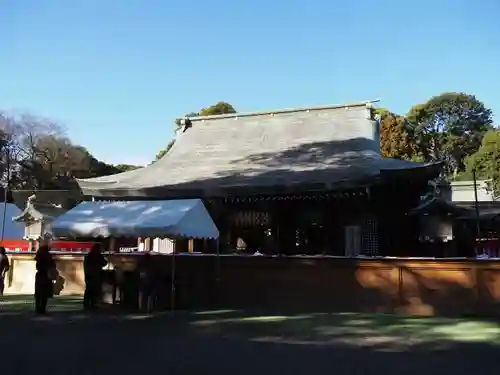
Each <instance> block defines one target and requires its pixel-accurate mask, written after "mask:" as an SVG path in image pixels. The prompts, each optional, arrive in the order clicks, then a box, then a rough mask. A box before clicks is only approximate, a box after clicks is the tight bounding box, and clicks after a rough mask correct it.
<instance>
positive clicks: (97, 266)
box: [83, 243, 108, 309]
mask: <svg viewBox="0 0 500 375" xmlns="http://www.w3.org/2000/svg"><path fill="white" fill-rule="evenodd" d="M107 264H108V261H107V260H106V258H104V255H102V247H101V244H99V243H97V244H94V246H92V249H90V251H89V252H88V254H87V255H86V256H85V260H84V261H83V269H84V273H85V293H84V295H83V308H84V309H94V308H95V307H97V305H98V303H99V302H100V300H101V293H102V281H103V280H102V279H103V274H102V269H103V268H104V267H105V266H106V265H107Z"/></svg>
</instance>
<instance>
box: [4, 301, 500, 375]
mask: <svg viewBox="0 0 500 375" xmlns="http://www.w3.org/2000/svg"><path fill="white" fill-rule="evenodd" d="M0 301H1V302H2V304H1V308H0V310H1V311H0V332H1V337H2V340H0V350H1V353H2V356H5V357H4V358H7V359H8V360H7V361H6V362H5V364H4V369H5V370H6V371H9V370H11V371H15V372H16V374H24V373H26V374H28V373H33V371H36V370H37V369H40V368H41V367H43V366H45V367H46V368H49V367H50V371H51V373H52V374H68V373H72V374H88V373H93V374H101V373H102V374H104V373H110V372H111V371H113V372H124V373H125V372H126V373H131V372H138V371H142V372H144V371H159V369H161V370H162V371H165V372H167V373H169V374H190V375H191V374H198V373H199V374H201V373H204V374H205V373H207V372H214V373H215V371H217V373H218V374H221V375H222V374H233V373H235V372H237V373H238V374H255V373H257V372H258V373H260V374H274V373H280V374H281V373H282V374H305V373H307V374H329V373H331V372H332V371H333V372H335V373H336V374H358V373H363V374H380V373H385V374H392V373H394V374H401V373H403V374H419V375H420V374H421V373H422V372H423V371H428V372H429V373H432V374H433V373H435V372H436V371H437V370H436V369H437V368H439V371H440V372H441V371H453V372H454V373H455V374H471V375H472V374H478V373H481V374H490V373H491V374H496V373H497V372H498V364H497V362H498V361H497V358H496V355H497V354H496V353H497V352H498V350H499V349H500V324H499V323H498V322H495V321H487V320H479V319H473V318H455V319H453V318H409V317H403V316H397V315H374V314H347V313H344V314H326V313H316V314H269V313H264V312H249V311H233V310H219V311H196V312H176V313H158V314H153V315H149V316H148V315H139V314H127V313H122V312H117V311H105V312H102V313H96V314H84V313H82V312H81V311H80V306H81V304H80V302H81V301H80V300H79V299H78V298H61V297H58V298H56V299H54V300H52V305H51V310H52V314H51V315H50V316H48V317H42V318H40V317H37V316H35V315H34V314H33V313H32V312H31V306H32V301H31V299H30V298H29V297H28V298H23V297H7V298H3V299H1V300H0ZM87 358H88V360H87Z"/></svg>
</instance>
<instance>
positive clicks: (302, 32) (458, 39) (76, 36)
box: [0, 0, 500, 164]
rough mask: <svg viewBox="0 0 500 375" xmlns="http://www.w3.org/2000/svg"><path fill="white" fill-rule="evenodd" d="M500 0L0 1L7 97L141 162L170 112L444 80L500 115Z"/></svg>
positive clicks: (92, 144) (403, 105)
mask: <svg viewBox="0 0 500 375" xmlns="http://www.w3.org/2000/svg"><path fill="white" fill-rule="evenodd" d="M499 19H500V2H499V1H498V0H477V1H475V2H472V1H470V0H433V1H430V0H420V1H416V2H414V1H395V0H393V1H389V0H380V1H367V0H357V1H352V2H350V1H345V0H344V1H334V0H329V1H328V0H324V1H321V0H307V1H306V0H301V1H293V0H289V1H284V0H267V1H262V0H253V1H247V0H239V1H228V0H213V1H201V0H197V1H195V0H184V1H175V2H174V1H168V0H72V1H67V0H43V1H41V0H0V48H1V51H2V53H1V58H0V109H3V110H16V111H29V112H32V113H34V114H38V115H41V116H46V117H50V118H52V119H54V120H56V121H58V122H60V123H61V124H63V125H64V126H65V127H66V129H67V132H68V135H69V136H70V138H71V139H72V140H73V141H74V142H77V143H80V144H82V145H84V146H86V147H87V148H88V149H89V150H90V151H91V152H92V153H93V154H94V155H95V156H96V157H97V158H100V159H102V160H105V161H107V162H113V163H122V162H123V163H139V164H144V163H147V162H149V161H150V160H152V159H153V157H154V155H155V154H156V152H157V151H158V150H159V149H161V148H162V147H164V146H165V145H166V144H167V143H168V141H169V140H170V139H171V138H172V137H173V119H174V118H175V117H178V116H181V115H183V114H184V113H186V112H190V111H196V110H199V109H200V108H202V107H204V106H208V105H211V104H213V103H215V102H217V101H220V100H223V101H227V102H230V103H231V104H233V105H234V106H235V107H236V109H237V110H239V111H252V110H261V109H275V108H276V109H278V108H283V107H294V106H307V105H321V104H339V103H349V102H353V101H361V100H370V99H376V98H379V99H381V100H382V101H381V103H380V105H381V106H384V107H388V108H390V109H392V110H394V111H396V112H399V113H406V112H407V111H408V109H409V108H410V107H411V106H412V105H414V104H417V103H420V102H424V101H425V100H426V99H427V98H429V97H430V96H432V95H436V94H439V93H441V92H444V91H465V92H468V93H474V94H476V95H477V96H478V98H479V99H481V100H483V101H484V102H485V104H486V105H487V106H489V107H490V108H492V109H493V110H494V112H495V113H496V119H497V120H498V119H499V118H500V47H499V45H500V44H499V43H500V42H499V40H500V22H499Z"/></svg>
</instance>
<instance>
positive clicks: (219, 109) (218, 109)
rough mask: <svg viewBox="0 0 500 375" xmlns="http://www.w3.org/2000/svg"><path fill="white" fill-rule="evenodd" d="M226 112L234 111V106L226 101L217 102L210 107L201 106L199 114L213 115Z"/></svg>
mask: <svg viewBox="0 0 500 375" xmlns="http://www.w3.org/2000/svg"><path fill="white" fill-rule="evenodd" d="M228 113H236V110H235V109H234V107H233V106H232V105H231V104H229V103H226V102H218V103H216V104H214V105H212V106H210V107H207V108H203V109H202V110H201V111H200V112H199V115H200V116H215V115H225V114H228Z"/></svg>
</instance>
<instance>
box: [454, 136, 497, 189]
mask: <svg viewBox="0 0 500 375" xmlns="http://www.w3.org/2000/svg"><path fill="white" fill-rule="evenodd" d="M499 162H500V132H499V131H498V130H490V131H488V132H487V133H486V134H485V135H484V138H483V140H482V143H481V147H480V148H479V149H478V150H477V152H475V153H474V154H472V155H470V156H469V157H467V158H466V159H465V172H464V173H463V175H462V176H461V178H464V179H466V178H468V179H470V180H472V175H473V171H474V170H475V172H476V178H477V179H478V180H482V179H485V180H488V181H489V183H488V186H489V188H490V189H491V190H492V191H493V193H494V195H495V196H500V170H499V167H500V163H499Z"/></svg>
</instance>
